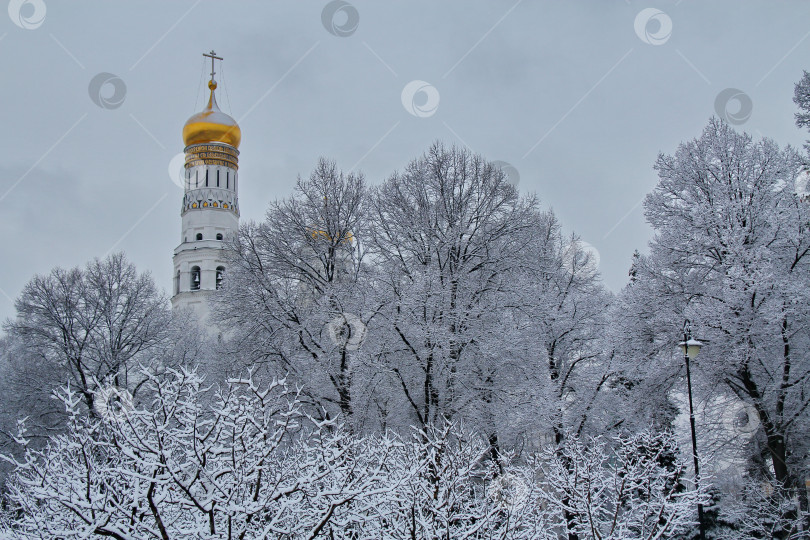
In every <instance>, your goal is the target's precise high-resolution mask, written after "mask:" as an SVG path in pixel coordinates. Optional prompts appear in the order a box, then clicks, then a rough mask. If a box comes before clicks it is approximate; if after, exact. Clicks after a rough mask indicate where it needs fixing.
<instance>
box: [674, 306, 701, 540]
mask: <svg viewBox="0 0 810 540" xmlns="http://www.w3.org/2000/svg"><path fill="white" fill-rule="evenodd" d="M702 346H703V343H701V342H700V341H698V340H696V339H693V338H692V325H691V324H690V323H689V319H687V320H686V321H684V323H683V341H681V342H680V343H678V347H680V348H681V351H683V361H684V362H685V363H686V390H687V394H688V396H689V424H690V426H691V428H692V459H694V460H695V490H697V489H699V487H700V469H699V467H698V454H697V436H696V435H695V409H694V408H693V407H692V375H691V373H690V371H689V360H694V358H695V357H696V356H697V355H698V353H699V352H700V348H701V347H702ZM697 508H698V526H699V527H700V539H701V540H706V526H705V524H704V522H703V503H700V502H698V507H697Z"/></svg>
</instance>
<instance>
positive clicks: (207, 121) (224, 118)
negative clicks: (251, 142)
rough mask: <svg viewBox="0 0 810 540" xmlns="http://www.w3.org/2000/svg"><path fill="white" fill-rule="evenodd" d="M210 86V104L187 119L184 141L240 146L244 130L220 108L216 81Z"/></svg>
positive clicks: (210, 83)
mask: <svg viewBox="0 0 810 540" xmlns="http://www.w3.org/2000/svg"><path fill="white" fill-rule="evenodd" d="M208 88H210V89H211V97H210V98H209V99H208V106H207V107H206V108H205V109H203V110H202V111H201V112H198V113H197V114H195V115H194V116H192V117H191V118H189V119H188V120H187V121H186V124H185V125H184V126H183V141H184V142H185V143H186V146H190V145H192V144H205V143H213V142H218V143H225V144H229V145H231V146H233V147H234V148H239V143H240V142H241V140H242V130H241V129H239V124H237V123H236V120H234V119H233V118H231V117H230V116H228V115H227V114H225V113H224V112H222V111H220V110H219V107H218V106H217V99H216V97H215V96H214V90H216V88H217V83H216V81H209V82H208Z"/></svg>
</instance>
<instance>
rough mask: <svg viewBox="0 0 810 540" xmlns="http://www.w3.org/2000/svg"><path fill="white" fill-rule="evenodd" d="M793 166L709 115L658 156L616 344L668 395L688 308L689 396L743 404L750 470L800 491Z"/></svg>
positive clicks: (799, 234)
mask: <svg viewBox="0 0 810 540" xmlns="http://www.w3.org/2000/svg"><path fill="white" fill-rule="evenodd" d="M800 166H801V160H800V157H799V156H798V154H797V153H796V152H795V151H794V150H792V149H790V148H786V149H779V148H778V146H777V145H776V144H775V143H774V142H772V141H770V140H767V139H764V140H762V141H759V142H754V141H753V140H752V139H751V137H750V136H748V135H746V134H740V133H737V132H735V131H734V130H733V129H732V128H730V127H729V126H728V125H727V124H725V123H723V122H721V121H719V120H717V119H713V120H712V121H711V122H710V123H709V125H708V126H707V127H706V129H705V130H704V132H703V134H702V136H701V137H700V138H698V139H695V140H693V141H689V142H687V143H684V144H682V145H680V147H679V148H678V150H677V152H676V153H675V155H671V156H670V155H661V156H659V158H658V161H657V163H656V170H657V171H658V174H659V177H660V181H659V184H658V186H657V187H656V188H655V190H654V191H653V192H652V193H651V194H650V195H649V196H648V197H647V199H646V201H645V208H646V215H647V219H648V221H649V222H650V224H651V225H652V226H653V227H654V228H655V231H656V236H655V239H654V240H653V241H652V243H651V244H650V254H649V256H646V257H640V258H639V259H638V260H637V261H636V263H635V264H634V270H635V279H634V281H633V282H632V283H631V284H630V285H629V287H628V289H627V290H626V291H624V293H623V299H622V301H623V303H624V305H625V306H626V308H627V309H628V310H630V311H631V313H632V314H631V315H629V316H628V317H627V318H625V321H630V322H631V326H628V327H627V331H626V335H628V336H632V337H633V338H634V340H635V342H636V345H634V347H633V348H632V349H630V350H627V348H625V350H626V351H627V352H628V353H629V354H631V355H634V356H635V361H636V362H637V366H638V369H639V371H635V372H634V371H633V368H632V366H630V365H628V366H627V367H628V369H627V371H626V373H627V380H628V381H632V380H633V379H636V380H637V382H639V380H640V379H643V378H644V376H648V377H652V378H654V379H655V382H654V383H651V382H650V381H648V382H647V383H643V382H642V383H641V386H640V387H639V388H640V389H650V388H653V387H657V391H658V390H660V392H658V395H659V396H663V395H665V394H666V391H667V390H668V388H669V389H671V388H672V385H673V384H675V383H676V382H678V379H679V378H680V377H681V376H682V371H681V370H682V360H681V356H680V355H679V354H675V353H674V344H675V343H677V342H678V341H679V340H680V335H679V334H680V328H681V325H682V323H683V320H684V318H689V319H692V320H693V322H695V324H696V326H697V332H696V333H697V336H698V337H703V338H705V339H706V341H707V344H706V346H705V347H704V349H705V350H704V351H703V352H701V355H700V356H699V357H698V358H697V359H696V361H695V364H694V365H695V371H693V375H692V376H693V381H694V382H695V383H696V392H697V393H698V394H699V396H698V397H701V396H702V397H701V399H702V400H711V399H714V398H717V397H718V396H720V397H722V395H724V394H728V393H731V394H733V395H734V396H736V397H737V398H738V399H739V400H741V401H742V402H743V403H744V404H747V405H748V406H749V407H750V408H751V410H752V411H754V414H755V415H756V416H757V418H756V419H755V420H756V422H758V425H759V426H760V431H759V433H758V435H757V437H758V440H760V441H761V442H762V448H763V449H764V453H765V456H766V460H764V461H761V462H760V463H761V464H762V465H761V466H760V467H759V468H758V469H757V470H755V471H753V470H752V474H753V475H754V476H757V477H759V478H756V479H757V480H759V479H771V480H773V481H774V482H775V483H776V484H777V485H779V486H782V487H784V488H786V489H788V492H791V493H796V492H797V491H795V489H796V488H801V489H798V493H800V494H803V493H804V485H803V483H804V482H803V479H804V478H805V477H806V475H807V456H808V454H807V450H808V443H809V442H810V441H808V437H807V435H806V433H807V430H806V426H807V409H808V405H810V387H808V384H810V352H808V351H810V349H809V348H808V345H810V342H808V328H810V311H809V308H810V297H808V294H810V293H808V291H810V287H809V286H810V282H809V281H810V258H809V257H808V253H810V230H809V229H808V227H807V225H808V223H810V210H809V209H808V208H807V206H806V205H804V204H803V203H802V202H801V201H800V200H799V198H798V197H797V196H796V194H795V192H794V189H793V186H794V181H795V179H796V176H797V174H798V173H799V170H800ZM632 321H635V322H632ZM639 338H640V339H639ZM630 341H633V340H632V339H631V340H630ZM644 359H646V360H644ZM642 360H644V362H646V361H651V362H652V364H651V365H645V364H644V362H642ZM645 372H646V373H645ZM639 375H642V377H639ZM667 387H668V388H667ZM645 401H646V400H645ZM646 402H647V403H648V404H649V403H650V402H649V401H646ZM716 420H717V419H716ZM698 430H699V431H700V425H699V426H698ZM705 431H709V430H708V429H707V430H705ZM711 431H712V432H713V433H717V431H716V430H711ZM704 440H705V439H704ZM750 457H751V460H752V461H751V463H752V464H754V463H756V456H754V455H751V456H750ZM782 492H783V491H782V490H776V491H775V493H777V494H778V493H782Z"/></svg>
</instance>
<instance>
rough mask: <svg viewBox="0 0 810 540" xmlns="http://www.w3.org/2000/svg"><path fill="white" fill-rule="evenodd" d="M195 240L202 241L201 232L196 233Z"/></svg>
mask: <svg viewBox="0 0 810 540" xmlns="http://www.w3.org/2000/svg"><path fill="white" fill-rule="evenodd" d="M197 240H202V233H201V232H198V233H197Z"/></svg>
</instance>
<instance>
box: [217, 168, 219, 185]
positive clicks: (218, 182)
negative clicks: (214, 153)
mask: <svg viewBox="0 0 810 540" xmlns="http://www.w3.org/2000/svg"><path fill="white" fill-rule="evenodd" d="M217 187H219V169H217Z"/></svg>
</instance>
